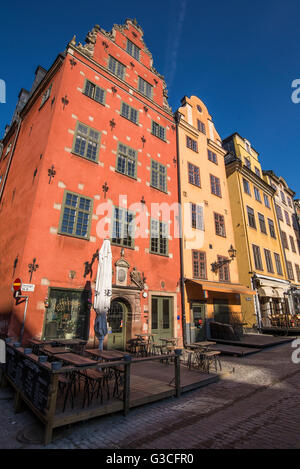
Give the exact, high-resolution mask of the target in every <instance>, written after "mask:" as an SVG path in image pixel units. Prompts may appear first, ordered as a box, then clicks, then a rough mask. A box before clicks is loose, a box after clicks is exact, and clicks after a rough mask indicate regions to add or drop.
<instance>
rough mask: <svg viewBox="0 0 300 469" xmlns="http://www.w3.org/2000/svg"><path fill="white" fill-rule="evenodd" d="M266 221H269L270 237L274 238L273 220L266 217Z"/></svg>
mask: <svg viewBox="0 0 300 469" xmlns="http://www.w3.org/2000/svg"><path fill="white" fill-rule="evenodd" d="M268 223H269V230H270V235H271V237H272V238H274V239H276V233H275V227H274V222H273V220H271V219H270V218H268Z"/></svg>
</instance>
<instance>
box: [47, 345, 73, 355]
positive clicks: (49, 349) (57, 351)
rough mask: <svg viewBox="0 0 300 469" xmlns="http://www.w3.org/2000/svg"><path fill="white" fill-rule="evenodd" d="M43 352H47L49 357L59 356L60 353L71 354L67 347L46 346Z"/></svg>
mask: <svg viewBox="0 0 300 469" xmlns="http://www.w3.org/2000/svg"><path fill="white" fill-rule="evenodd" d="M43 352H46V353H48V354H49V355H57V354H60V353H63V354H65V353H69V352H70V350H67V349H66V348H65V347H52V346H51V345H46V346H45V347H44V349H43Z"/></svg>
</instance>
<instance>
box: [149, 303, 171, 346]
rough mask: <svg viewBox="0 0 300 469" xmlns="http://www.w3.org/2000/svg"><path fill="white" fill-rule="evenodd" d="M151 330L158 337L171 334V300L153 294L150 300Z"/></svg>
mask: <svg viewBox="0 0 300 469" xmlns="http://www.w3.org/2000/svg"><path fill="white" fill-rule="evenodd" d="M151 331H152V333H153V334H156V337H157V341H159V338H160V337H165V338H171V337H172V336H173V301H172V298H167V297H164V296H153V297H152V301H151Z"/></svg>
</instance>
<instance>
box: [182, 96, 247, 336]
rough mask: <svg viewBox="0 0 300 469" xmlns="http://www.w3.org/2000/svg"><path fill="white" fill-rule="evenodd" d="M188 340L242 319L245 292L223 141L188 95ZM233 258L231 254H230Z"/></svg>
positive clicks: (185, 206) (185, 256)
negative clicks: (214, 325)
mask: <svg viewBox="0 0 300 469" xmlns="http://www.w3.org/2000/svg"><path fill="white" fill-rule="evenodd" d="M176 121H177V135H178V163H179V175H180V176H179V178H180V197H179V199H180V202H181V207H182V230H183V236H182V240H181V242H182V261H183V262H182V264H183V265H182V269H183V271H182V276H183V278H184V288H183V290H184V291H183V301H184V311H185V338H186V342H187V343H189V342H195V341H198V340H202V339H204V338H206V337H207V336H209V333H210V331H209V322H210V320H214V321H217V322H223V323H233V322H235V321H241V299H240V296H241V293H247V294H249V295H250V296H251V291H250V289H247V288H245V287H243V286H242V285H241V284H240V282H239V275H238V268H237V261H236V259H235V258H234V256H235V247H236V246H235V240H234V233H233V226H232V217H231V208H230V201H229V193H228V187H227V179H226V171H225V163H224V156H225V154H226V152H225V151H224V149H223V148H222V142H221V138H220V136H219V134H218V133H217V131H216V129H215V127H214V123H213V121H212V117H211V115H210V114H209V112H208V110H207V108H206V106H205V104H204V103H203V102H202V101H201V100H200V99H199V98H198V97H196V96H191V97H190V98H188V97H184V98H183V100H182V106H181V107H180V108H179V109H178V111H177V113H176ZM231 257H233V259H231Z"/></svg>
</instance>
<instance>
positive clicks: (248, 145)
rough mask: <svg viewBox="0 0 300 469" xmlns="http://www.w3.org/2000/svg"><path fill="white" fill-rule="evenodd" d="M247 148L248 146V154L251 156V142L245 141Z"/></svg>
mask: <svg viewBox="0 0 300 469" xmlns="http://www.w3.org/2000/svg"><path fill="white" fill-rule="evenodd" d="M245 146H246V150H247V152H248V153H250V154H251V145H250V142H248V141H247V140H245Z"/></svg>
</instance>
